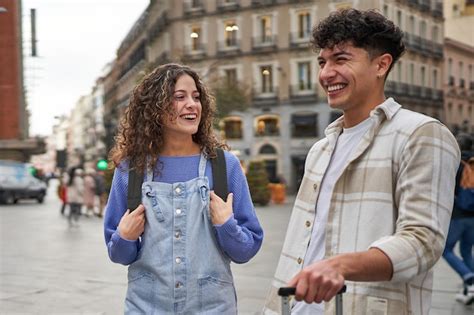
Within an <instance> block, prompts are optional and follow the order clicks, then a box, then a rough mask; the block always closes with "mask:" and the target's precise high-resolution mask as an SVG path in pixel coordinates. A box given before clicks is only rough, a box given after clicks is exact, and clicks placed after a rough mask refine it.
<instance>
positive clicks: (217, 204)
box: [209, 191, 234, 225]
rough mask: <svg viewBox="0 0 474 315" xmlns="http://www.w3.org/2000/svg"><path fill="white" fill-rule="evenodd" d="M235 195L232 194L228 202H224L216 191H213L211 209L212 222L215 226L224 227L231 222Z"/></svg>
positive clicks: (228, 196) (228, 197)
mask: <svg viewBox="0 0 474 315" xmlns="http://www.w3.org/2000/svg"><path fill="white" fill-rule="evenodd" d="M233 199H234V195H233V194H232V193H230V194H229V195H227V202H224V200H222V198H221V197H219V196H218V195H216V194H215V193H214V191H211V203H210V205H209V209H210V212H211V221H212V224H214V225H222V224H224V223H226V222H227V220H229V218H230V216H231V215H232V212H233V209H232V201H233Z"/></svg>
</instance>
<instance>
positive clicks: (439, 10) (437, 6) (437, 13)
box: [432, 2, 443, 18]
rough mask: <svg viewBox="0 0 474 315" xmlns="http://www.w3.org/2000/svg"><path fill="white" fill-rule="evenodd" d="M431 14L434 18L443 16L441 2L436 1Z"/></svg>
mask: <svg viewBox="0 0 474 315" xmlns="http://www.w3.org/2000/svg"><path fill="white" fill-rule="evenodd" d="M432 14H433V16H434V17H436V18H442V17H443V3H441V2H436V4H435V5H434V7H433V11H432Z"/></svg>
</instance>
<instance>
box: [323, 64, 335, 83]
mask: <svg viewBox="0 0 474 315" xmlns="http://www.w3.org/2000/svg"><path fill="white" fill-rule="evenodd" d="M335 75H336V71H335V69H334V67H333V65H331V64H330V63H326V64H325V65H324V67H323V68H322V69H320V70H319V79H320V80H321V81H328V80H330V79H331V78H333V77H334V76H335Z"/></svg>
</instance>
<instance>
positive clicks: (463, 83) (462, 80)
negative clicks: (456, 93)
mask: <svg viewBox="0 0 474 315" xmlns="http://www.w3.org/2000/svg"><path fill="white" fill-rule="evenodd" d="M459 87H460V88H461V89H464V88H465V87H466V81H465V80H464V79H460V80H459Z"/></svg>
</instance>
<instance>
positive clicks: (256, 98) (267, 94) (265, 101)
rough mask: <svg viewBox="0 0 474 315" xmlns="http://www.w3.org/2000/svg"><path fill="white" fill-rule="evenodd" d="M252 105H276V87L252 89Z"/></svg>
mask: <svg viewBox="0 0 474 315" xmlns="http://www.w3.org/2000/svg"><path fill="white" fill-rule="evenodd" d="M252 101H253V106H269V105H278V88H276V87H270V88H269V89H267V90H263V89H262V87H258V88H254V89H253V90H252Z"/></svg>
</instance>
